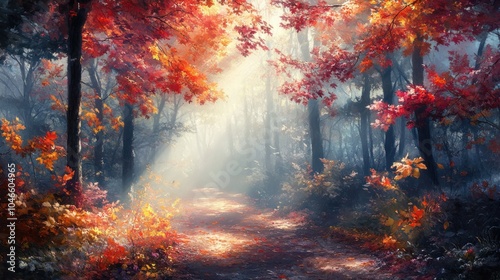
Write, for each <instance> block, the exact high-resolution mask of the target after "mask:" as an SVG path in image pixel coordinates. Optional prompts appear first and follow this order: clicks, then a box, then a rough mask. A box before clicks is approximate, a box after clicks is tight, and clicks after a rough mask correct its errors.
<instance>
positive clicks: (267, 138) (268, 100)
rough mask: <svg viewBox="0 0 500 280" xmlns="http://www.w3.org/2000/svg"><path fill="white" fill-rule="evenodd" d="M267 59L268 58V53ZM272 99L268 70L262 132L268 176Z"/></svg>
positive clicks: (270, 167) (269, 167) (270, 164)
mask: <svg viewBox="0 0 500 280" xmlns="http://www.w3.org/2000/svg"><path fill="white" fill-rule="evenodd" d="M268 58H270V55H269V51H268ZM272 99H273V97H272V93H271V73H270V71H269V70H268V71H267V73H266V119H265V123H264V124H265V125H264V127H265V132H264V149H265V167H266V172H267V173H268V174H270V173H271V170H272V163H271V140H272V139H271V138H272V136H271V114H272V110H273V100H272Z"/></svg>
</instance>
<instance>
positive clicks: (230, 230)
mask: <svg viewBox="0 0 500 280" xmlns="http://www.w3.org/2000/svg"><path fill="white" fill-rule="evenodd" d="M180 212H181V213H183V214H181V215H180V216H179V217H177V218H176V219H175V220H174V227H175V228H176V230H177V231H178V232H179V233H180V234H181V236H182V237H183V239H185V240H186V242H185V243H182V244H180V245H179V246H180V250H181V252H182V257H181V258H180V260H179V262H180V264H181V268H180V269H179V275H178V276H176V277H175V279H192V280H196V279H200V280H201V279H203V280H206V279H231V280H238V279H241V280H247V279H290V280H292V279H296V280H298V279H315V280H320V279H325V280H326V279H395V278H394V277H392V276H391V275H390V274H387V273H384V272H383V270H382V269H380V268H381V267H382V265H383V262H382V261H381V260H380V259H378V258H376V257H375V256H371V255H368V254H366V253H363V252H362V251H361V250H360V249H359V248H357V247H355V246H353V245H348V244H342V243H338V242H335V241H334V240H332V239H329V238H325V236H326V229H321V228H318V227H315V226H312V225H310V223H308V219H307V217H306V215H304V214H302V213H291V214H290V215H288V216H286V217H280V216H279V215H277V213H276V212H275V211H273V210H272V209H259V208H258V206H256V204H255V203H254V202H253V201H252V200H251V199H250V198H249V197H247V196H245V195H243V194H231V193H223V192H219V191H217V190H215V189H198V190H195V191H194V192H193V195H192V197H191V198H189V199H187V200H184V201H183V202H182V203H181V211H180Z"/></svg>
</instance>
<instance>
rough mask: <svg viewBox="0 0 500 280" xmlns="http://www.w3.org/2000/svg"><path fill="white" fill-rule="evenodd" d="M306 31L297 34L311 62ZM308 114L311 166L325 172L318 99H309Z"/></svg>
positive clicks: (307, 58) (305, 56)
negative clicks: (322, 160)
mask: <svg viewBox="0 0 500 280" xmlns="http://www.w3.org/2000/svg"><path fill="white" fill-rule="evenodd" d="M307 31H308V30H307V29H305V30H304V31H302V32H299V33H297V39H298V41H299V44H300V50H301V52H302V57H303V59H304V61H310V60H311V54H310V52H309V41H308V39H307V33H308V32H307ZM307 113H308V120H309V137H310V139H311V154H312V158H311V165H312V170H313V172H318V173H320V172H322V171H323V162H321V159H322V158H323V157H324V155H323V138H322V137H321V126H320V118H319V104H318V100H316V99H309V101H308V103H307Z"/></svg>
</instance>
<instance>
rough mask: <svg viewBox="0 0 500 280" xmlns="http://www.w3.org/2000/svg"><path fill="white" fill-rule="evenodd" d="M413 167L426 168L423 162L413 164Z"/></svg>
mask: <svg viewBox="0 0 500 280" xmlns="http://www.w3.org/2000/svg"><path fill="white" fill-rule="evenodd" d="M415 167H417V168H420V169H427V166H425V164H423V163H418V164H415Z"/></svg>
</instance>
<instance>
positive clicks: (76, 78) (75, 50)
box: [63, 0, 88, 207]
mask: <svg viewBox="0 0 500 280" xmlns="http://www.w3.org/2000/svg"><path fill="white" fill-rule="evenodd" d="M68 4H69V12H68V41H67V45H68V111H67V147H66V152H67V156H66V162H67V163H66V164H67V166H68V167H69V168H71V170H72V171H74V172H75V173H74V175H73V177H72V178H71V179H70V180H68V181H67V183H66V186H65V188H66V193H65V194H63V195H64V196H65V197H64V199H63V200H64V202H65V203H70V204H75V205H76V206H77V207H80V206H82V205H81V204H82V159H81V154H80V148H81V147H80V125H81V120H80V103H81V99H82V89H81V80H82V64H81V61H80V60H81V57H82V32H83V26H84V25H85V22H86V20H87V14H88V4H80V3H79V2H78V1H76V0H70V1H69V2H68Z"/></svg>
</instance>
